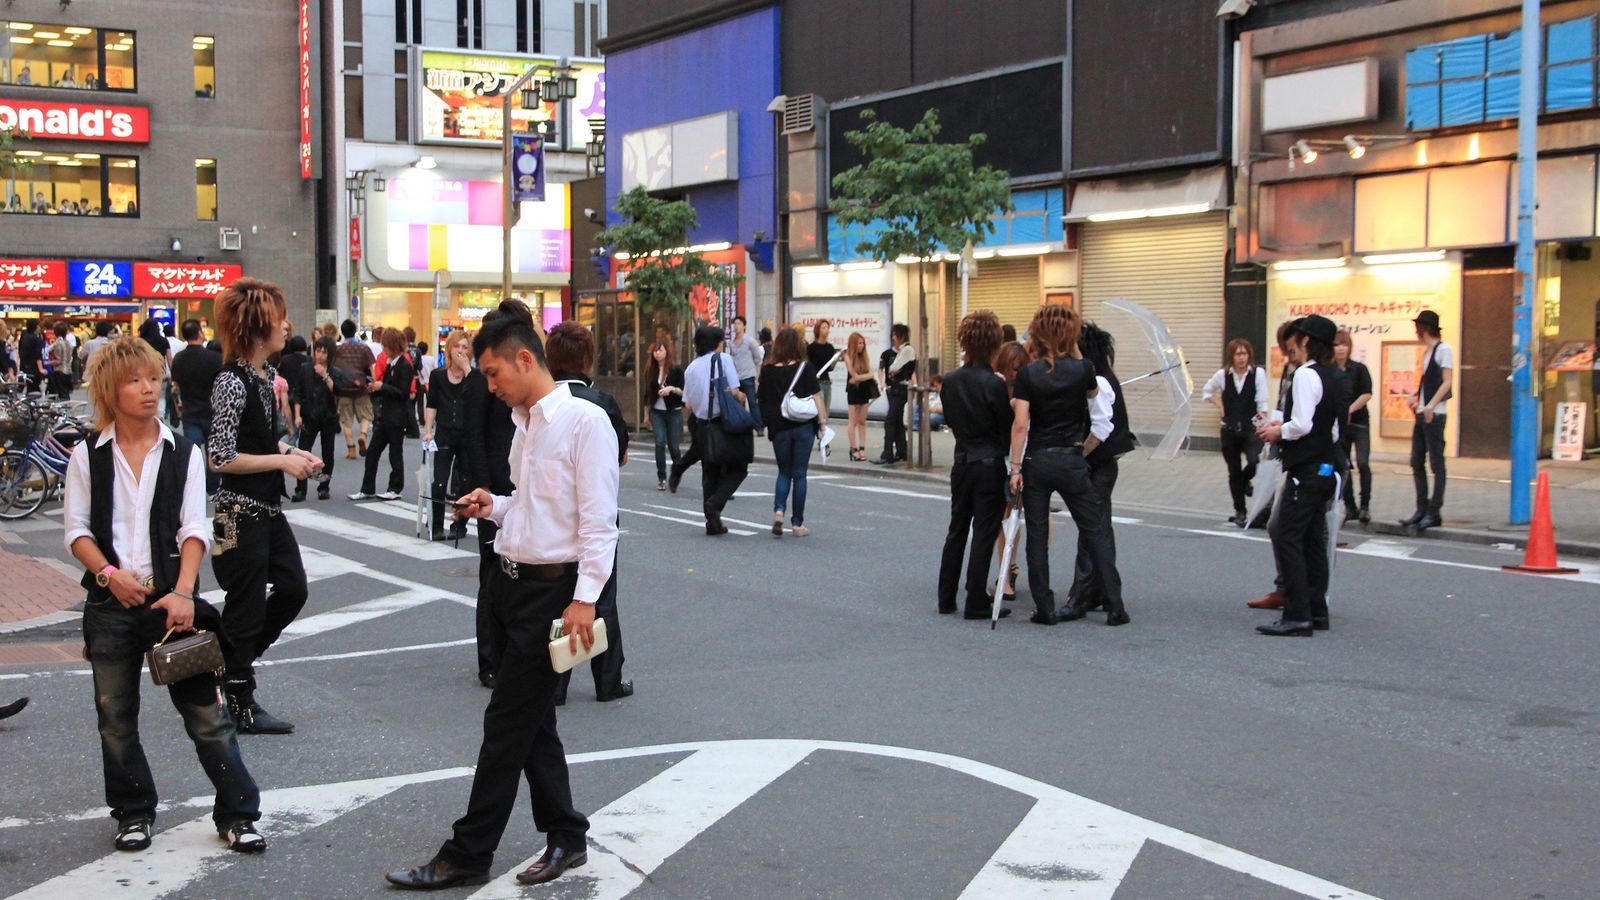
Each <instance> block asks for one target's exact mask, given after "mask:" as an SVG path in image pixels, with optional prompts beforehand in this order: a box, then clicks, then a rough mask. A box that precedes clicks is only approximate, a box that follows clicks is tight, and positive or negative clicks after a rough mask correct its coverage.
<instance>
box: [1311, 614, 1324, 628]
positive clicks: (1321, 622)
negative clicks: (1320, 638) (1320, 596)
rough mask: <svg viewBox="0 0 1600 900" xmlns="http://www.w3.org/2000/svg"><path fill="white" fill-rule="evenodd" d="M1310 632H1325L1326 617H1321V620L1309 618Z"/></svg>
mask: <svg viewBox="0 0 1600 900" xmlns="http://www.w3.org/2000/svg"><path fill="white" fill-rule="evenodd" d="M1311 630H1312V631H1327V630H1328V617H1327V616H1323V617H1321V618H1318V617H1316V616H1312V617H1311Z"/></svg>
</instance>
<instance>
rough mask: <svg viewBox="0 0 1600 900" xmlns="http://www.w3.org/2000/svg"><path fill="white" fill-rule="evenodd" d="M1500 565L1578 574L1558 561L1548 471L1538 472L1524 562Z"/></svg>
mask: <svg viewBox="0 0 1600 900" xmlns="http://www.w3.org/2000/svg"><path fill="white" fill-rule="evenodd" d="M1500 568H1502V569H1505V570H1506V571H1507V572H1523V573H1525V574H1528V575H1575V574H1577V572H1578V570H1577V569H1569V568H1565V567H1563V566H1560V565H1557V561H1556V527H1555V523H1553V522H1551V521H1550V476H1549V475H1548V474H1547V473H1545V472H1540V473H1539V486H1538V490H1537V491H1536V492H1535V494H1534V499H1533V522H1532V524H1530V525H1529V526H1528V547H1527V549H1526V550H1524V551H1523V553H1522V565H1520V566H1501V567H1500Z"/></svg>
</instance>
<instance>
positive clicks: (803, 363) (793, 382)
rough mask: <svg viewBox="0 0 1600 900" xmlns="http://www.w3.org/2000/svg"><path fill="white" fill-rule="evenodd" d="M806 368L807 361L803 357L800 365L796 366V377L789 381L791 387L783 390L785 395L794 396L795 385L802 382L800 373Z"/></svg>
mask: <svg viewBox="0 0 1600 900" xmlns="http://www.w3.org/2000/svg"><path fill="white" fill-rule="evenodd" d="M805 370H806V361H805V360H803V359H802V360H801V361H800V363H799V365H796V366H795V367H794V378H793V379H791V380H790V381H789V389H788V390H786V391H784V392H783V395H784V396H785V397H792V396H794V386H795V385H797V384H799V383H800V373H801V372H804V371H805Z"/></svg>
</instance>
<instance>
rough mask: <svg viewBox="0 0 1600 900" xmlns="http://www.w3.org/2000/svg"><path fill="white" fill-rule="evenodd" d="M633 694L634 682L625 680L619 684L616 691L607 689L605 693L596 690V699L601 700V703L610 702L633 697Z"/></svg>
mask: <svg viewBox="0 0 1600 900" xmlns="http://www.w3.org/2000/svg"><path fill="white" fill-rule="evenodd" d="M632 696H633V682H631V681H624V682H623V683H621V684H619V685H617V689H616V690H614V691H606V692H605V693H603V694H602V693H600V692H598V691H596V692H595V695H594V699H596V700H598V701H600V702H601V703H610V702H611V701H613V700H621V699H622V698H623V697H632Z"/></svg>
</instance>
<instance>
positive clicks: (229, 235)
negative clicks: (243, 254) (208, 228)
mask: <svg viewBox="0 0 1600 900" xmlns="http://www.w3.org/2000/svg"><path fill="white" fill-rule="evenodd" d="M217 246H218V247H219V248H220V249H223V250H243V249H244V237H243V236H241V235H240V234H239V229H237V228H229V227H227V226H226V225H224V226H223V227H221V228H219V229H217Z"/></svg>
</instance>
